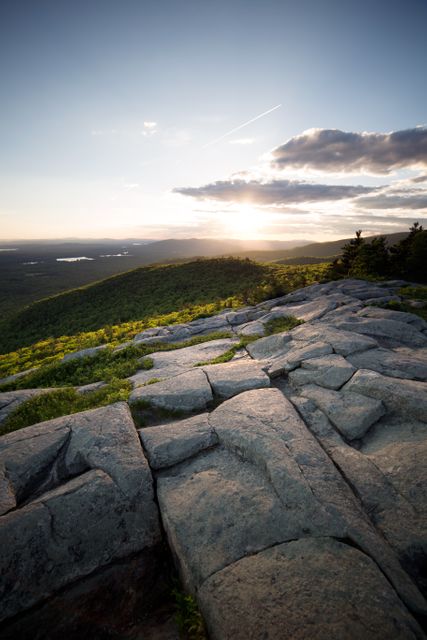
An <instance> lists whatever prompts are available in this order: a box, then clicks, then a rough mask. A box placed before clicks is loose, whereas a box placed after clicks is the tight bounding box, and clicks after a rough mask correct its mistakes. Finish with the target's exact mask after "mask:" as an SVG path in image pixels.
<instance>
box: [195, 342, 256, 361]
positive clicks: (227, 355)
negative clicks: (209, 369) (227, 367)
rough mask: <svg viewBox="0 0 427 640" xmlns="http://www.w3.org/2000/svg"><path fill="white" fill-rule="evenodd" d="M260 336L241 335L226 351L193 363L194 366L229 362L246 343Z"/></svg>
mask: <svg viewBox="0 0 427 640" xmlns="http://www.w3.org/2000/svg"><path fill="white" fill-rule="evenodd" d="M259 338H261V336H241V337H240V340H239V342H237V343H236V344H234V345H233V346H232V347H231V348H230V349H228V351H225V353H222V354H221V355H220V356H217V357H216V358H212V360H205V361H204V362H198V363H197V364H195V365H194V366H195V367H203V366H205V365H207V364H222V363H223V362H230V360H232V359H233V358H234V356H235V355H236V353H237V352H238V351H240V349H244V347H246V345H247V344H249V343H250V342H254V340H258V339H259Z"/></svg>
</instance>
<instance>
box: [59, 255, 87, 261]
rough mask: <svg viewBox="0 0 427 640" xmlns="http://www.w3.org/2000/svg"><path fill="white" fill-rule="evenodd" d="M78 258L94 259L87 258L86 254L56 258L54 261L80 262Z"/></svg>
mask: <svg viewBox="0 0 427 640" xmlns="http://www.w3.org/2000/svg"><path fill="white" fill-rule="evenodd" d="M80 260H95V258H87V257H86V256H77V257H75V258H56V262H80Z"/></svg>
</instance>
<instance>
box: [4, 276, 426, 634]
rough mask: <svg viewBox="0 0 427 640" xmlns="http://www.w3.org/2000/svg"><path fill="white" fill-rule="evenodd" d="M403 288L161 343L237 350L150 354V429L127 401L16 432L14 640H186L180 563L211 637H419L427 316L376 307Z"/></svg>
mask: <svg viewBox="0 0 427 640" xmlns="http://www.w3.org/2000/svg"><path fill="white" fill-rule="evenodd" d="M403 284H404V283H403ZM401 285H402V282H398V281H397V282H396V281H391V282H384V283H371V282H369V283H368V282H364V281H361V280H353V279H349V280H342V281H338V282H329V283H319V284H314V285H311V286H309V287H306V288H304V289H300V290H299V291H295V292H293V293H291V294H288V295H285V296H281V297H280V298H276V299H274V300H269V301H265V302H262V303H260V304H258V305H256V306H254V307H246V308H244V309H240V310H237V311H236V310H231V309H227V310H224V312H222V313H221V314H219V315H218V316H215V317H213V318H201V319H199V320H197V321H195V322H190V323H187V324H182V325H171V326H169V327H154V328H150V329H147V330H146V331H144V332H142V333H141V334H139V335H138V336H136V338H135V340H134V342H135V343H146V344H152V343H156V342H165V343H168V342H171V343H175V342H177V341H178V340H183V339H187V338H191V337H192V336H198V335H206V334H208V333H210V332H212V331H216V330H227V331H228V332H229V335H230V336H231V337H228V338H227V337H226V338H221V339H215V340H212V341H207V342H204V343H202V344H196V345H193V346H190V347H185V348H181V349H175V350H173V351H158V352H156V353H153V354H152V355H151V358H152V360H153V365H154V366H153V368H152V369H150V370H141V371H138V372H137V373H136V374H135V375H134V376H132V377H131V378H130V381H131V382H132V385H133V391H132V393H131V396H130V399H129V405H130V406H131V408H132V411H133V412H134V416H135V417H137V418H144V420H145V424H146V425H147V426H146V427H144V428H139V429H138V430H137V429H136V427H135V424H134V422H133V419H132V415H131V413H130V410H129V407H128V405H127V404H126V403H117V404H114V405H110V406H108V407H104V408H101V409H95V410H92V411H86V412H83V413H80V414H75V415H72V416H66V417H63V418H57V419H55V420H51V421H49V422H44V423H41V424H38V425H34V426H31V427H28V428H26V429H22V430H20V431H16V432H14V433H10V434H8V435H6V436H3V437H1V438H0V576H1V577H0V602H1V604H0V621H3V623H2V625H1V626H0V638H2V639H7V640H12V639H13V640H15V638H22V639H23V640H27V638H28V640H29V639H30V638H31V639H32V640H39V639H40V640H42V639H46V640H57V639H58V638H61V640H77V639H79V640H81V639H83V640H85V639H86V638H87V639H88V640H89V638H95V640H96V639H100V640H104V639H105V640H107V639H108V640H111V639H113V640H116V639H117V640H118V639H119V638H128V639H129V640H142V638H143V639H144V640H177V638H178V635H177V629H176V627H175V626H174V624H173V621H172V611H171V603H170V598H169V595H168V593H170V586H169V584H170V583H169V582H168V571H169V569H170V558H171V557H172V558H173V562H174V564H175V566H176V568H177V569H178V571H179V574H180V577H181V580H182V583H183V585H184V587H185V589H186V590H188V591H190V592H191V593H192V594H193V595H194V596H195V597H196V599H197V601H198V603H199V606H200V609H201V612H202V614H203V616H204V617H205V620H206V624H207V628H208V632H209V638H210V639H211V640H251V639H252V640H261V639H264V638H265V639H269V640H275V639H277V640H279V639H280V640H312V639H315V640H360V639H361V638H363V639H366V640H392V639H393V640H394V639H395V638H396V639H399V640H400V639H421V638H425V636H424V635H423V631H422V630H421V626H420V625H421V623H422V621H423V620H424V619H425V617H426V614H427V605H426V601H425V599H424V597H423V595H422V594H423V592H424V593H425V592H426V587H427V580H426V574H425V567H426V564H427V563H426V556H427V549H426V547H427V544H426V538H427V536H426V531H427V516H426V514H427V509H426V506H427V491H426V487H427V471H426V465H425V460H426V454H427V444H426V443H427V438H426V421H427V418H426V416H427V324H426V323H425V322H424V320H422V319H421V318H420V317H418V316H416V315H414V314H412V313H401V312H398V311H394V310H391V309H384V308H378V307H375V306H371V305H374V304H384V303H385V302H387V301H389V300H396V301H399V300H400V297H399V295H398V290H399V287H400V286H401ZM288 316H293V317H297V318H300V319H302V320H304V324H301V325H300V326H297V327H296V328H294V329H293V330H291V331H282V332H280V333H277V334H274V335H268V336H264V334H265V333H268V331H269V330H270V329H271V324H269V321H270V320H275V319H280V318H284V317H288ZM241 335H243V336H245V335H246V336H253V341H246V342H247V346H246V348H243V347H242V344H246V342H245V343H243V342H240V336H241ZM175 346H176V345H175ZM80 356H81V354H79V353H77V354H74V357H76V358H78V357H80ZM230 358H231V359H230ZM218 359H219V360H218ZM228 360H229V361H228ZM212 361H214V362H219V363H218V364H213V363H212ZM148 383H149V384H148ZM95 384H98V383H95ZM46 391H47V390H28V389H27V390H25V389H24V390H22V391H19V392H7V393H3V394H0V419H1V417H2V416H4V417H6V414H9V413H11V412H12V411H13V410H14V408H16V407H17V406H18V405H19V404H20V403H21V402H23V401H25V399H27V398H28V397H29V396H31V395H34V394H36V393H41V392H42V393H43V392H44V393H45V392H46ZM138 424H139V423H138ZM142 424H144V423H142ZM139 426H141V425H140V424H139ZM169 553H170V555H169ZM168 562H169V564H168ZM168 590H169V591H168Z"/></svg>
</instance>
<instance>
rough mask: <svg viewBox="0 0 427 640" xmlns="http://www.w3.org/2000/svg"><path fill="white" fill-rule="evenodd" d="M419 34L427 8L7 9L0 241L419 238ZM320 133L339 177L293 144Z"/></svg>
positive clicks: (44, 4) (426, 95)
mask: <svg viewBox="0 0 427 640" xmlns="http://www.w3.org/2000/svg"><path fill="white" fill-rule="evenodd" d="M426 24H427V3H426V2H425V0H401V1H396V0H381V1H380V0H370V1H369V2H368V1H365V0H359V1H357V2H356V1H353V0H340V1H338V0H322V1H319V0H299V1H298V2H297V1H293V2H290V1H289V0H282V1H280V2H278V1H277V2H276V1H274V0H265V1H264V2H261V1H258V2H253V1H251V0H244V1H235V0H229V1H228V2H225V1H223V0H219V1H218V2H215V3H213V2H207V1H204V0H199V1H198V2H192V1H186V0H182V1H181V2H177V1H176V0H175V1H169V0H168V1H162V0H158V1H157V2H154V1H153V2H145V1H142V0H139V1H135V0H121V1H119V0H115V1H113V0H102V1H101V0H92V1H90V0H86V1H85V2H82V1H81V0H75V1H73V2H70V1H69V0H67V1H65V0H56V1H47V0H38V1H37V2H35V1H34V0H32V1H25V0H24V1H22V2H17V1H16V0H14V1H9V0H3V1H2V3H1V4H0V71H1V73H0V77H1V101H0V141H1V144H0V225H1V231H0V233H1V237H2V238H14V239H17V238H31V237H37V238H41V237H45V238H48V237H51V238H58V237H65V236H76V237H131V236H132V237H133V236H138V237H144V238H150V237H151V238H166V237H195V236H199V237H260V238H275V239H289V238H307V239H310V240H311V239H313V240H315V239H319V240H326V239H329V238H338V237H341V236H342V235H348V234H350V235H352V232H353V230H354V229H356V228H363V229H364V230H366V233H374V232H392V231H395V230H401V229H405V228H406V227H407V226H409V224H410V221H411V220H420V221H423V220H424V221H425V220H426V215H427V194H426V191H425V190H426V182H425V181H424V182H423V181H422V180H421V178H422V176H423V175H425V174H427V150H426V144H427V141H426V136H425V135H424V132H425V130H424V129H421V128H420V125H425V124H426V123H427V114H426V105H427V83H426V82H425V74H426V64H427V38H426V37H425V26H426ZM277 105H281V106H280V107H279V108H277V109H275V110H274V111H271V112H270V113H268V114H266V115H265V116H263V117H261V118H259V119H257V120H256V121H254V122H252V123H251V124H248V125H247V126H246V127H244V128H242V129H240V130H239V131H236V132H235V133H233V134H230V135H228V136H225V137H222V136H224V134H225V133H227V132H228V131H230V130H232V129H234V128H236V127H238V126H239V125H241V124H243V123H245V122H247V121H249V120H251V119H253V118H254V117H256V116H258V115H260V114H262V113H264V112H266V111H269V110H270V109H272V108H274V107H275V106H277ZM416 127H418V129H416ZM319 129H320V130H323V129H325V130H332V129H333V130H338V131H339V132H342V135H341V134H340V135H338V136H336V139H334V140H335V141H334V145H335V144H336V143H337V142H338V143H339V144H340V145H342V144H344V147H342V148H341V146H340V149H341V151H340V153H342V165H341V166H338V165H337V164H336V163H335V164H334V165H333V166H332V164H331V162H329V161H328V160H327V158H326V159H325V158H322V159H320V160H319V157H317V156H316V158H317V159H316V160H315V161H314V160H313V162H311V155H310V154H311V153H312V149H313V146H312V143H313V140H320V143H321V147H322V150H324V151H325V153H326V155H327V153H328V152H330V153H332V154H333V153H335V154H336V147H335V146H334V147H332V146H331V145H329V146H328V144H329V143H328V142H325V141H326V140H327V139H326V134H325V135H320V133H319V132H318V131H317V133H316V131H314V132H313V131H312V133H311V134H309V135H308V136H306V138H303V139H302V138H301V134H302V133H303V132H304V131H307V130H319ZM402 130H410V131H411V132H412V133H411V135H410V136H409V137H408V136H407V138H405V140H404V141H403V142H402V140H403V138H402V137H401V138H381V137H380V136H379V135H377V136H371V137H370V138H369V137H366V136H365V137H364V138H363V154H362V155H363V158H364V160H363V162H362V160H361V159H360V157H359V160H358V161H355V151H354V149H355V148H358V149H359V151H360V141H361V138H360V137H357V135H356V136H355V137H353V138H351V139H347V138H345V137H344V134H345V133H346V132H353V133H354V134H361V133H363V132H370V133H372V134H383V133H389V132H398V131H402ZM217 138H222V139H220V140H219V141H217V142H214V143H212V142H213V141H215V140H216V139H217ZM292 140H294V141H296V142H292V144H291V145H289V144H288V146H286V144H287V143H288V142H289V141H292ZM302 140H305V144H306V147H307V148H308V156H307V155H306V156H305V161H304V163H303V164H302V163H301V162H300V160H299V159H297V160H295V154H294V155H293V156H292V161H290V160H289V157H288V155H289V149H290V148H291V147H292V145H294V144H295V145H296V146H297V147H298V149H299V150H301V148H302V146H303V143H302ZM408 146H409V151H408ZM292 148H293V147H292ZM278 149H279V150H280V149H281V150H282V151H283V150H284V152H286V154H287V156H286V159H285V160H283V158H282V157H281V160H280V162H279V163H278V162H276V160H277V157H278V155H280V152H279V151H277V150H278ZM390 154H391V155H392V157H393V162H394V164H393V166H391V165H390V166H387V165H386V164H384V163H382V164H381V163H379V162H377V161H375V157H376V158H377V159H378V157H379V155H380V156H381V157H386V158H388V157H389V156H390ZM370 156H372V157H370ZM307 157H308V159H309V160H308V161H307ZM298 158H299V156H298ZM295 162H296V164H295ZM414 178H415V179H416V180H417V182H413V179H414ZM218 183H219V184H218ZM307 183H309V184H308V186H307ZM213 185H216V186H213ZM230 185H231V187H232V188H230ZM313 185H320V187H319V186H317V187H314V186H313ZM328 185H329V186H330V187H331V188H330V190H329V192H328V190H327V189H326V187H327V186H328ZM338 186H340V187H357V186H362V187H364V188H365V191H363V190H360V191H359V192H357V193H356V192H355V191H354V189H353V190H351V189H348V190H347V191H345V189H344V190H342V189H341V191H340V190H337V188H336V187H338ZM321 187H322V188H321ZM368 188H370V189H371V191H366V189H368ZM260 192H262V194H263V195H262V197H261V196H260V195H259V194H260ZM267 192H268V193H269V195H268V197H266V196H265V194H266V193H267ZM272 193H274V194H276V195H277V194H278V193H279V196H278V197H276V199H275V196H273V195H271V194H272ZM328 193H329V195H330V199H328ZM236 194H237V195H236ZM295 194H297V195H295ZM304 194H306V195H307V197H308V198H309V199H304V198H305V195H304ZM319 194H321V195H319ZM325 194H326V195H325ZM350 194H351V195H350ZM314 196H316V197H315V199H314V200H313V197H314ZM347 196H348V197H347ZM325 198H326V199H325ZM367 198H368V200H367Z"/></svg>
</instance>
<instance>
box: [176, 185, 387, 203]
mask: <svg viewBox="0 0 427 640" xmlns="http://www.w3.org/2000/svg"><path fill="white" fill-rule="evenodd" d="M375 191H376V189H375V188H373V187H363V186H351V185H350V186H347V185H328V184H314V183H310V182H301V181H297V180H272V181H270V182H260V181H258V180H251V181H249V182H246V181H245V180H219V181H217V182H212V183H210V184H206V185H204V186H202V187H181V188H177V189H174V193H180V194H182V195H184V196H191V197H192V198H197V199H199V200H220V201H222V202H239V203H243V202H248V203H251V204H257V205H272V204H276V205H286V204H300V203H304V202H321V201H328V200H342V199H344V198H354V197H356V196H359V195H362V194H367V193H372V192H375Z"/></svg>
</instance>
